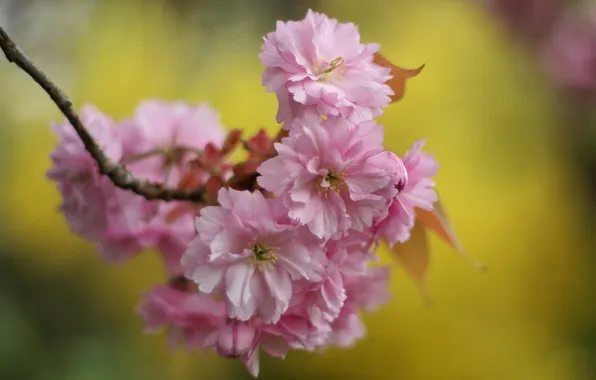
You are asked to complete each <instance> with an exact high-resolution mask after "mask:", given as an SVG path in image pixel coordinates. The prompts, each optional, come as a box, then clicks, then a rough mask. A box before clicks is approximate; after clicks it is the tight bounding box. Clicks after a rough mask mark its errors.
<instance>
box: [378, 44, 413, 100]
mask: <svg viewBox="0 0 596 380" xmlns="http://www.w3.org/2000/svg"><path fill="white" fill-rule="evenodd" d="M373 62H374V63H376V64H377V65H379V66H383V67H387V68H390V69H391V75H393V78H391V79H389V80H388V81H387V85H388V86H389V87H391V89H392V90H393V92H394V93H395V94H394V95H393V96H392V97H391V102H392V103H393V102H397V101H398V100H400V99H401V98H402V97H403V96H404V92H405V89H406V81H407V80H408V79H410V78H413V77H415V76H416V75H418V74H420V72H421V71H422V69H423V68H424V65H422V66H420V67H418V68H417V69H403V68H401V67H399V66H395V65H394V64H393V63H391V61H389V60H388V59H387V58H385V57H384V56H382V55H381V54H380V53H376V54H375V55H374V59H373Z"/></svg>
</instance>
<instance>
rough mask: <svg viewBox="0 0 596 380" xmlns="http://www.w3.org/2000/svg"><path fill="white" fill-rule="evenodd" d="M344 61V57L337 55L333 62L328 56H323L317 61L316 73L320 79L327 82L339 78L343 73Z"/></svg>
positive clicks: (315, 65)
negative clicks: (329, 60)
mask: <svg viewBox="0 0 596 380" xmlns="http://www.w3.org/2000/svg"><path fill="white" fill-rule="evenodd" d="M343 63H344V59H343V58H342V57H337V58H335V59H334V60H332V61H331V62H328V61H327V59H326V58H321V59H319V60H317V61H315V64H314V69H315V73H316V74H317V75H318V76H319V79H320V80H322V81H325V82H329V81H332V80H334V79H338V78H339V77H341V75H342V73H343V69H344V68H343V67H342V65H343Z"/></svg>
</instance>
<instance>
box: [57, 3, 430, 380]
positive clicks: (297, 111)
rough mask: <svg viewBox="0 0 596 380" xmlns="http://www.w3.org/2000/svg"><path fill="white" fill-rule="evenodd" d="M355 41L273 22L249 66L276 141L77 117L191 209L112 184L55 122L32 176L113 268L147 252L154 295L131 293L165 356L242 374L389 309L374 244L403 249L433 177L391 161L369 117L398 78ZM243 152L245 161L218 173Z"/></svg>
mask: <svg viewBox="0 0 596 380" xmlns="http://www.w3.org/2000/svg"><path fill="white" fill-rule="evenodd" d="M378 51H379V45H377V44H363V43H361V41H360V35H359V32H358V28H357V27H356V26H355V25H354V24H351V23H341V22H339V21H338V20H335V19H331V18H329V17H327V16H325V15H323V14H319V13H315V12H313V11H309V12H308V14H307V15H306V17H305V19H304V20H301V21H290V22H285V23H284V22H278V23H277V26H276V30H275V31H274V32H272V33H269V34H268V35H267V36H266V37H265V39H264V43H263V45H262V50H261V53H260V55H259V57H260V59H261V61H262V63H263V64H264V66H265V72H264V74H263V76H262V82H263V85H264V86H265V87H266V89H267V91H269V92H274V93H275V94H276V96H277V99H278V100H279V109H278V113H277V121H278V122H279V123H283V125H282V128H281V130H280V132H279V133H278V134H277V136H273V137H270V136H268V135H267V134H266V133H265V131H263V130H261V131H259V133H257V134H256V135H255V136H252V137H251V138H249V139H246V140H242V139H241V136H240V131H236V130H233V131H230V132H227V131H226V129H225V128H224V127H223V126H222V125H221V124H220V119H219V115H218V114H217V112H216V111H214V110H213V109H212V108H211V107H210V106H208V105H206V104H199V105H190V104H186V103H183V102H167V101H157V100H151V101H146V102H143V103H142V104H141V105H140V106H139V107H138V108H137V110H136V111H135V113H134V115H133V116H132V117H130V118H128V119H125V120H121V121H115V120H113V119H112V118H110V117H109V116H106V115H105V114H103V113H101V112H100V111H99V110H97V109H96V108H94V107H92V106H87V107H86V108H84V109H83V112H82V118H83V122H84V124H85V126H86V127H87V128H88V129H89V131H90V132H91V134H92V135H93V137H94V138H95V140H96V142H97V143H98V144H99V146H100V147H101V148H102V149H103V150H104V152H105V153H106V154H107V156H108V157H109V159H110V160H112V161H114V162H117V163H120V164H122V165H124V166H125V167H126V168H127V169H128V170H129V171H130V172H131V173H132V174H133V175H134V176H136V177H138V178H145V179H147V180H149V181H151V182H153V183H157V184H162V185H164V186H173V187H179V188H185V189H196V188H204V189H205V192H204V194H205V196H204V199H203V200H202V201H200V202H185V201H173V202H167V201H165V200H147V199H145V198H143V197H141V196H139V195H137V194H134V193H132V192H130V191H127V190H123V189H120V188H117V187H116V186H114V184H113V183H112V182H111V181H110V179H109V178H108V177H106V176H103V175H101V174H100V173H99V172H98V170H97V164H96V162H95V161H94V160H93V159H92V157H91V156H90V155H89V153H87V151H86V150H85V147H84V145H83V143H82V142H81V141H80V140H79V138H78V136H77V134H76V133H75V131H74V129H73V128H72V126H71V125H70V124H69V123H64V124H61V125H56V126H55V130H56V133H57V134H58V136H59V137H60V143H59V145H58V147H57V148H56V150H55V151H54V152H53V153H52V156H51V157H52V161H53V167H52V169H51V170H50V171H49V173H48V175H49V178H51V179H52V180H53V181H55V182H57V184H58V190H59V191H60V193H61V194H62V198H63V203H62V205H61V210H62V212H63V213H64V215H65V216H66V220H67V222H68V224H69V226H70V228H71V230H72V231H73V232H74V233H76V234H79V235H81V236H83V237H84V238H85V239H87V240H89V241H91V242H93V243H94V244H96V246H97V248H98V250H99V252H100V254H101V256H102V257H104V258H105V259H106V260H109V261H114V262H122V261H124V260H126V259H127V258H130V257H132V256H133V255H135V254H137V253H139V252H141V251H143V250H145V249H154V250H157V251H158V252H160V254H161V255H162V256H163V258H164V263H165V266H166V268H167V271H168V273H169V276H170V279H169V281H168V282H167V283H166V284H163V285H159V286H156V287H155V288H154V289H152V290H150V291H148V292H147V293H146V294H145V295H144V299H143V302H142V304H141V306H140V307H139V313H140V315H141V316H142V317H143V318H144V320H145V322H146V327H147V330H149V331H153V330H157V329H161V328H162V327H167V329H168V335H169V338H170V340H171V342H172V344H176V345H177V344H182V345H184V346H185V347H187V348H189V349H200V350H211V351H215V352H217V353H218V354H219V355H221V356H224V357H229V358H238V359H239V360H241V361H242V362H243V363H244V364H245V365H246V367H247V368H248V370H249V371H250V373H251V374H253V375H254V376H257V375H258V372H259V352H260V350H262V351H264V352H266V353H268V354H269V355H272V356H274V357H280V358H283V357H285V355H286V353H287V351H288V350H289V349H297V350H308V351H319V350H323V349H325V348H326V347H329V346H338V347H348V346H351V345H352V344H354V342H355V341H356V340H358V339H360V338H362V337H363V336H364V335H365V327H364V324H363V322H362V320H361V316H360V313H361V312H362V311H363V310H364V311H369V310H374V309H375V308H377V307H378V306H380V305H382V304H383V303H384V302H386V301H387V300H388V299H389V291H388V279H389V268H388V267H385V266H380V265H376V264H374V261H375V260H376V254H375V250H376V248H377V247H378V246H379V244H380V243H381V242H382V241H386V242H387V243H388V244H389V245H390V246H392V247H393V246H395V245H399V244H402V243H404V242H406V241H407V240H408V239H409V238H410V233H411V230H412V228H413V226H414V223H415V220H416V210H417V209H418V210H427V211H432V210H433V205H434V204H435V202H436V201H437V194H436V192H435V190H434V185H435V183H434V181H433V179H432V178H433V176H434V175H435V174H436V172H437V168H438V165H437V163H436V161H435V160H434V158H433V157H432V156H431V155H428V154H425V153H424V152H423V151H422V148H423V141H418V142H416V143H415V144H414V146H413V147H412V149H411V150H410V151H409V152H407V153H406V154H405V155H404V156H402V157H399V156H397V155H396V154H394V153H393V152H391V151H388V150H387V149H385V148H384V146H383V126H381V125H380V124H378V123H377V122H376V121H375V120H374V118H375V117H377V116H379V115H381V114H382V112H383V110H384V109H385V108H386V107H387V106H388V105H389V104H390V103H391V102H392V101H393V100H396V99H397V98H399V97H400V96H401V95H400V94H398V93H397V91H400V90H399V89H398V88H397V87H395V86H392V83H395V80H396V79H398V80H400V78H396V76H398V75H399V76H401V77H402V78H401V79H403V77H407V76H408V75H410V76H412V75H413V74H412V73H409V72H408V71H407V70H404V71H403V72H400V71H397V70H396V67H395V66H389V65H386V64H382V63H383V62H386V60H385V59H384V58H382V57H381V56H379V54H378ZM236 149H244V150H245V151H246V152H247V154H246V156H247V158H246V159H245V160H244V161H240V162H238V161H233V160H232V159H231V158H230V157H231V153H232V152H233V151H235V150H236Z"/></svg>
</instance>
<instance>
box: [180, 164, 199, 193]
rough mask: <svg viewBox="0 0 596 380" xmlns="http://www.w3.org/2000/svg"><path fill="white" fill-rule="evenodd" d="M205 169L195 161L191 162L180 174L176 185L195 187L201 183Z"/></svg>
mask: <svg viewBox="0 0 596 380" xmlns="http://www.w3.org/2000/svg"><path fill="white" fill-rule="evenodd" d="M204 175H205V171H204V170H203V169H202V168H201V167H200V166H198V165H197V164H196V163H192V164H191V165H190V167H189V168H188V171H187V172H186V173H184V174H183V175H182V178H180V181H178V187H179V188H181V189H196V188H198V187H200V186H201V185H202V184H203V180H202V178H203V176H204Z"/></svg>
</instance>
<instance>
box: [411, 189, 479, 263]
mask: <svg viewBox="0 0 596 380" xmlns="http://www.w3.org/2000/svg"><path fill="white" fill-rule="evenodd" d="M419 224H420V225H424V226H425V227H426V228H429V229H430V230H432V231H433V232H434V233H436V234H437V235H439V236H440V237H441V238H442V239H443V240H445V241H446V242H447V243H449V244H450V245H451V246H452V247H453V248H455V249H456V250H457V252H459V254H460V255H461V256H462V257H463V258H465V259H466V260H468V261H469V262H470V263H471V264H472V265H473V266H474V267H475V268H476V269H478V270H486V266H485V265H484V264H482V263H479V262H478V261H476V260H474V259H473V258H472V257H470V256H469V255H468V254H467V253H466V252H465V251H464V250H463V248H462V246H461V245H460V244H459V241H458V240H457V237H456V235H455V232H454V231H453V227H452V226H451V223H449V219H448V218H447V214H446V213H445V211H444V210H443V207H442V206H441V201H440V200H438V201H437V202H436V203H435V204H434V207H433V210H432V211H427V210H423V209H416V225H419Z"/></svg>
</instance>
